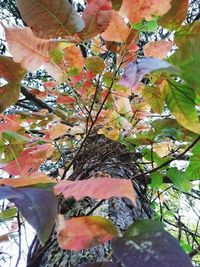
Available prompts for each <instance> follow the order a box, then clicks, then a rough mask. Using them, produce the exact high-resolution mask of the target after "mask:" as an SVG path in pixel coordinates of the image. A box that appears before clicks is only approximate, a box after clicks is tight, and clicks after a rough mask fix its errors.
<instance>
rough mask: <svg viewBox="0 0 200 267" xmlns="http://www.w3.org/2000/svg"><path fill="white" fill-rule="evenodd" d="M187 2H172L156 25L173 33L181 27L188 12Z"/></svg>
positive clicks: (186, 0)
mask: <svg viewBox="0 0 200 267" xmlns="http://www.w3.org/2000/svg"><path fill="white" fill-rule="evenodd" d="M188 4H189V1H188V0H172V1H171V8H170V9H169V11H168V12H167V13H166V14H164V16H162V17H161V18H159V19H158V24H159V25H160V26H162V27H163V28H167V29H169V30H170V31H174V30H176V29H177V28H179V27H180V26H181V24H182V23H183V21H184V19H185V18H186V16H187V12H188Z"/></svg>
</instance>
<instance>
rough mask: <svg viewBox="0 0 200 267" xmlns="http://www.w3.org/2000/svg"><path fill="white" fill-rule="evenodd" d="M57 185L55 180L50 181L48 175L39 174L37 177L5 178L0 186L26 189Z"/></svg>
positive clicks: (0, 180)
mask: <svg viewBox="0 0 200 267" xmlns="http://www.w3.org/2000/svg"><path fill="white" fill-rule="evenodd" d="M50 183H55V181H54V180H52V179H50V178H49V177H48V176H47V175H46V174H44V173H39V174H37V175H36V176H21V177H19V178H13V179H9V178H5V179H0V185H6V186H11V187H24V186H30V185H36V184H50Z"/></svg>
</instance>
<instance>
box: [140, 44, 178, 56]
mask: <svg viewBox="0 0 200 267" xmlns="http://www.w3.org/2000/svg"><path fill="white" fill-rule="evenodd" d="M173 44H174V43H173V42H172V41H164V40H160V41H157V42H150V43H147V44H146V45H145V46H144V55H145V57H156V58H160V59H164V58H166V57H167V54H168V53H169V51H170V50H171V49H172V46H173Z"/></svg>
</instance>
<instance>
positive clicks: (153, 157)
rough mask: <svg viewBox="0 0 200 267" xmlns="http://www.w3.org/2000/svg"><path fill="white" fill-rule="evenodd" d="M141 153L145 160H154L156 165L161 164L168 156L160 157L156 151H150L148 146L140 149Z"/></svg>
mask: <svg viewBox="0 0 200 267" xmlns="http://www.w3.org/2000/svg"><path fill="white" fill-rule="evenodd" d="M142 155H143V156H144V158H145V159H146V160H149V161H154V162H155V163H156V164H157V165H158V166H159V165H161V164H163V163H164V162H165V161H167V160H168V159H169V158H164V159H163V158H161V157H159V156H158V154H157V153H156V152H153V151H151V150H150V149H148V148H144V149H143V150H142Z"/></svg>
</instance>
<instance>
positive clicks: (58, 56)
mask: <svg viewBox="0 0 200 267" xmlns="http://www.w3.org/2000/svg"><path fill="white" fill-rule="evenodd" d="M49 55H50V58H51V60H52V61H53V62H54V63H55V64H58V65H59V64H61V62H62V59H63V53H62V51H61V50H60V49H58V48H52V49H51V50H50V52H49Z"/></svg>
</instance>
